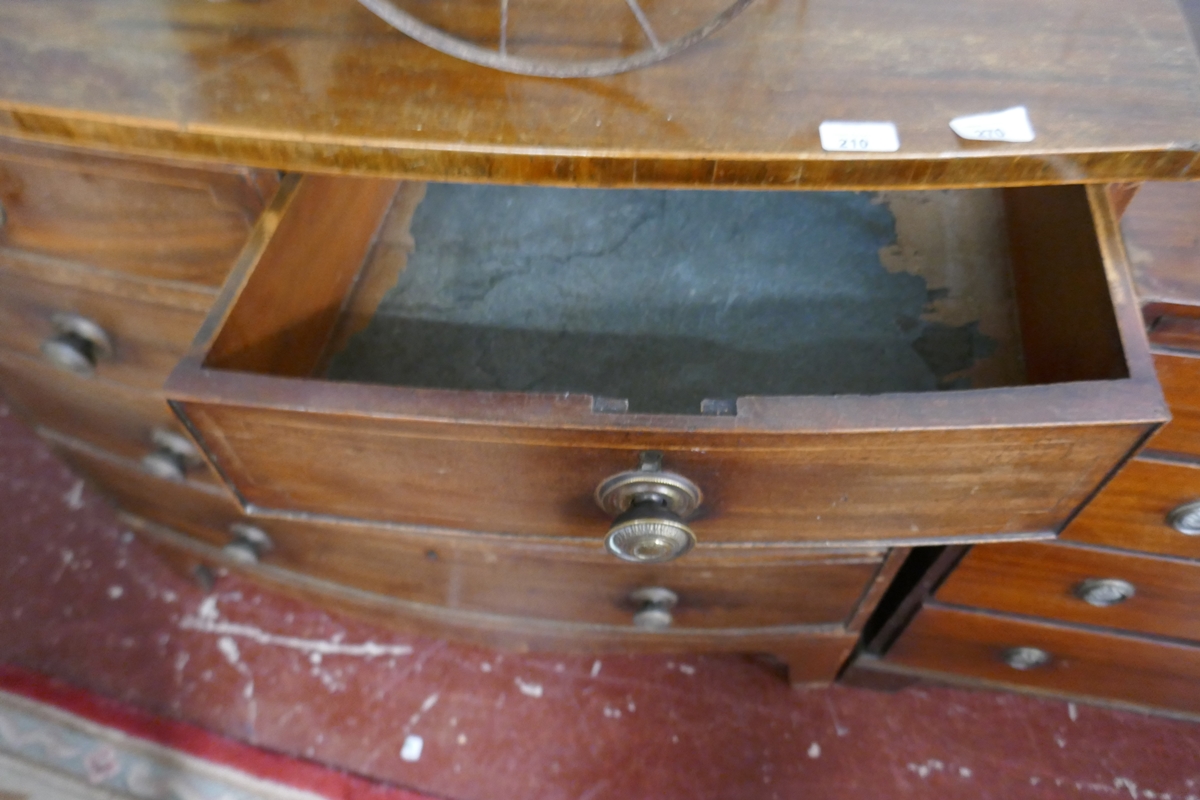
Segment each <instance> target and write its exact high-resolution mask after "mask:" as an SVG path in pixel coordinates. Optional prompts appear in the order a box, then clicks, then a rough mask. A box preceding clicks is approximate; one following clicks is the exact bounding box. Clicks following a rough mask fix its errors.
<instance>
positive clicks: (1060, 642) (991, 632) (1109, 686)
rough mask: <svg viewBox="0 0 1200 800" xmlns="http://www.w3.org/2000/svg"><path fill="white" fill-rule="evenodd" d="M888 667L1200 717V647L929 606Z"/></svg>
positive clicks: (898, 645)
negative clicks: (1148, 707) (1198, 715)
mask: <svg viewBox="0 0 1200 800" xmlns="http://www.w3.org/2000/svg"><path fill="white" fill-rule="evenodd" d="M884 663H885V665H891V666H893V667H899V668H901V669H903V670H911V671H914V672H916V674H918V675H923V676H926V677H930V678H934V679H936V678H938V677H940V676H944V677H945V678H946V679H947V680H949V681H951V682H961V681H962V680H963V679H967V680H975V681H982V682H984V683H986V684H990V685H992V686H995V687H997V688H1013V689H1018V690H1030V689H1032V690H1035V691H1042V692H1047V693H1053V694H1059V695H1064V694H1065V695H1069V696H1070V695H1074V696H1077V697H1081V698H1086V699H1091V700H1099V701H1102V702H1110V703H1111V702H1114V701H1115V702H1124V703H1130V704H1134V705H1139V706H1150V707H1153V708H1158V709H1164V710H1168V711H1174V712H1185V713H1190V714H1200V648H1197V647H1192V646H1189V645H1183V644H1177V643H1174V642H1166V641H1161V640H1151V639H1143V638H1138V637H1134V636H1128V635H1122V634H1117V633H1109V632H1104V631H1096V630H1084V629H1080V628H1074V627H1070V626H1067V625H1057V624H1050V623H1045V622H1036V621H1032V620H1026V619H1017V618H1014V617H1009V616H1005V615H1001V614H991V613H986V612H979V611H967V610H962V609H953V608H944V607H940V606H936V605H927V606H925V607H924V608H922V609H921V611H920V612H919V613H918V614H917V616H916V618H915V619H914V620H913V621H912V622H911V623H910V624H909V626H908V627H907V628H906V629H905V631H904V633H903V634H902V635H901V636H900V638H899V639H898V640H897V641H896V643H895V644H893V645H892V647H891V648H890V649H889V650H888V653H887V656H886V657H885V659H884Z"/></svg>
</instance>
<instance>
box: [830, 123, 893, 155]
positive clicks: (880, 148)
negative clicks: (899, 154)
mask: <svg viewBox="0 0 1200 800" xmlns="http://www.w3.org/2000/svg"><path fill="white" fill-rule="evenodd" d="M819 130H820V132H821V149H822V150H828V151H830V152H833V153H894V152H896V151H897V150H899V149H900V134H899V133H897V132H896V126H895V125H894V124H892V123H891V122H822V123H821V127H820V129H819Z"/></svg>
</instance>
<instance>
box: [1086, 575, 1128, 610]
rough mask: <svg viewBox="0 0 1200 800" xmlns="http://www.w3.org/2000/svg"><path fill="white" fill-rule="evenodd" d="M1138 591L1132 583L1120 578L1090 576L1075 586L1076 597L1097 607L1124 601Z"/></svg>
mask: <svg viewBox="0 0 1200 800" xmlns="http://www.w3.org/2000/svg"><path fill="white" fill-rule="evenodd" d="M1136 593H1137V589H1136V588H1135V587H1134V585H1133V584H1132V583H1130V582H1129V581H1123V580H1121V579H1120V578H1089V579H1088V580H1086V581H1083V582H1082V583H1080V584H1079V585H1078V586H1076V587H1075V596H1076V597H1078V598H1079V599H1080V600H1082V601H1083V602H1085V603H1087V604H1088V605H1093V606H1096V607H1097V608H1107V607H1108V606H1115V605H1117V604H1118V603H1124V602H1125V601H1126V600H1128V599H1129V598H1131V597H1133V596H1134V594H1136Z"/></svg>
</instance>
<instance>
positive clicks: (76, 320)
mask: <svg viewBox="0 0 1200 800" xmlns="http://www.w3.org/2000/svg"><path fill="white" fill-rule="evenodd" d="M50 324H51V325H52V326H53V327H54V331H55V334H54V336H52V337H51V338H49V339H46V340H45V341H44V342H42V355H44V356H45V357H46V360H47V361H49V362H50V363H51V364H53V365H54V366H56V367H59V368H60V369H65V370H67V371H69V372H74V373H76V374H78V375H91V374H92V373H93V372H95V370H96V362H97V361H98V360H99V359H101V358H107V357H108V356H111V355H112V351H113V347H112V339H110V338H109V337H108V334H107V333H105V332H104V329H103V328H101V327H100V326H99V325H97V324H96V323H95V322H92V321H91V320H90V319H88V318H87V317H81V316H79V315H78V314H66V313H61V314H55V315H54V316H53V317H51V318H50Z"/></svg>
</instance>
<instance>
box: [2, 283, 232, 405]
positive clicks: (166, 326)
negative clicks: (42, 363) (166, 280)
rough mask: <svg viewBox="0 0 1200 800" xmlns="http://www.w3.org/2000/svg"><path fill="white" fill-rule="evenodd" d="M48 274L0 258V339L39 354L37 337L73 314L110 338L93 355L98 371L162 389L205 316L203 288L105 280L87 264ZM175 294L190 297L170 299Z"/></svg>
mask: <svg viewBox="0 0 1200 800" xmlns="http://www.w3.org/2000/svg"><path fill="white" fill-rule="evenodd" d="M53 277H54V278H55V281H54V282H50V281H46V280H41V279H39V278H36V277H32V276H30V275H29V274H28V273H27V272H25V271H19V270H18V269H17V268H7V267H6V265H5V264H4V263H2V260H0V347H4V348H6V349H8V350H12V351H15V352H18V353H21V354H23V355H26V356H29V357H31V358H43V357H44V356H43V351H42V347H43V343H45V342H47V341H49V340H52V339H54V338H55V337H56V336H59V335H61V334H62V329H61V328H60V327H58V326H57V325H56V322H55V320H56V319H57V318H59V317H60V316H61V315H75V316H78V317H82V318H84V319H87V320H90V321H91V322H92V323H94V324H95V325H98V326H99V327H100V328H101V329H102V330H103V331H104V333H105V334H106V336H107V338H108V339H109V341H110V342H111V353H108V354H103V353H99V354H97V355H96V356H95V359H94V361H95V370H94V371H95V374H96V376H97V377H101V378H105V379H108V380H112V381H117V382H119V383H124V384H127V385H129V386H137V387H142V388H147V389H160V388H161V387H162V385H163V383H164V381H165V380H166V377H167V375H168V374H170V372H171V370H172V369H174V367H175V365H176V363H177V362H178V361H179V359H180V358H181V357H182V355H183V354H184V352H186V350H187V348H188V345H189V344H190V343H191V341H192V338H193V337H194V336H195V335H196V331H197V329H198V328H199V327H200V323H201V322H202V321H203V319H204V306H203V301H204V300H205V299H206V298H205V296H204V295H198V296H191V295H184V296H183V297H182V298H181V297H179V296H178V293H174V292H172V293H168V294H166V295H165V296H163V297H158V296H156V295H155V294H153V293H150V292H141V291H139V288H140V287H138V286H137V285H136V284H132V285H130V284H117V285H112V286H109V285H107V284H105V283H104V282H103V281H96V280H94V279H95V277H96V276H95V275H94V274H92V273H89V272H86V271H73V272H70V273H68V274H65V275H64V274H60V273H58V272H56V273H54V274H53ZM98 286H99V287H104V289H111V290H103V289H102V288H97V287H98ZM181 299H182V300H185V301H188V302H186V304H184V305H176V304H174V303H175V301H177V300H181ZM207 299H208V300H209V302H211V298H207Z"/></svg>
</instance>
